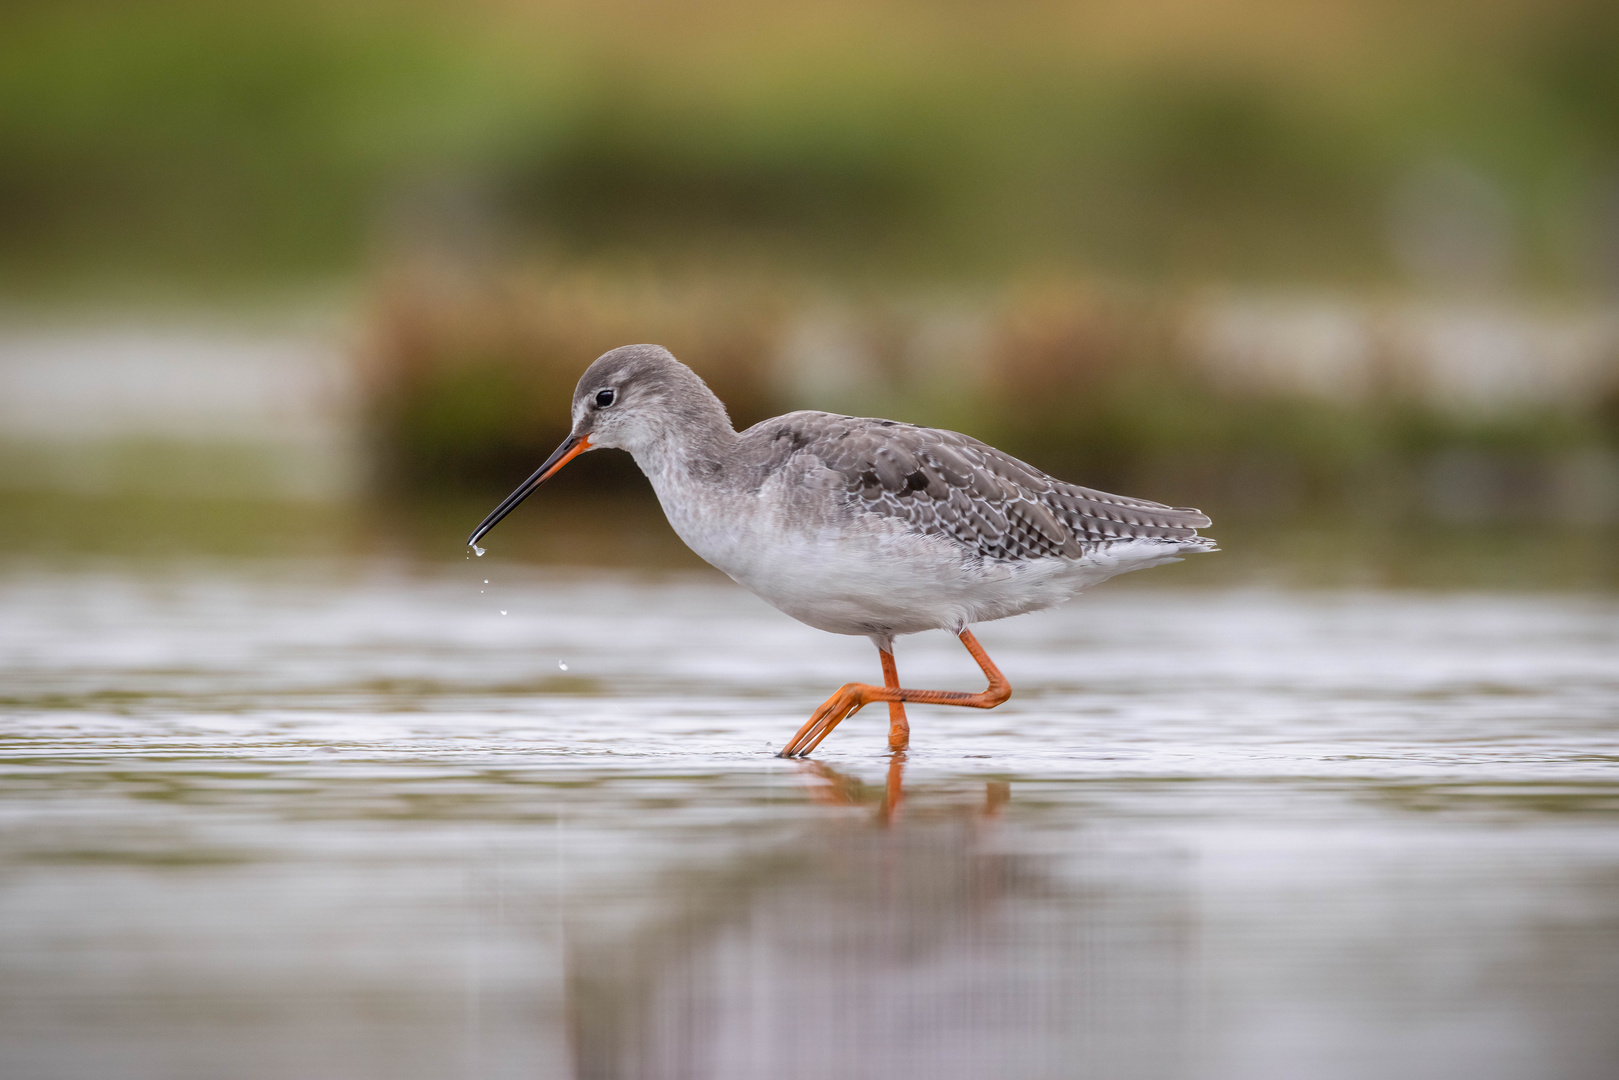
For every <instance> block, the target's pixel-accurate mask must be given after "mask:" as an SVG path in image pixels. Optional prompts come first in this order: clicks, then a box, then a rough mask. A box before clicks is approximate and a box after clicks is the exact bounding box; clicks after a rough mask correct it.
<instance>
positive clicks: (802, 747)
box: [780, 630, 1012, 757]
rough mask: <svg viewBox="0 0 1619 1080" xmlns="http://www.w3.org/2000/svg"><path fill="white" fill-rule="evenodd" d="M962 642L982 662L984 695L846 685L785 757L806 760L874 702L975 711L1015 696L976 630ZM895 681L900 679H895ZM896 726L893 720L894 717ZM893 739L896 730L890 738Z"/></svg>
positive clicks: (964, 634) (963, 634) (817, 712)
mask: <svg viewBox="0 0 1619 1080" xmlns="http://www.w3.org/2000/svg"><path fill="white" fill-rule="evenodd" d="M960 636H961V643H962V644H963V645H965V646H967V651H968V652H969V653H971V654H972V658H973V659H974V660H976V661H978V666H979V667H980V668H981V669H983V672H984V676H985V677H986V678H987V679H989V686H988V688H986V689H985V690H984V691H983V692H982V693H977V694H969V693H966V692H964V691H960V690H906V689H903V688H901V687H899V686H871V685H869V684H867V683H846V684H845V685H843V686H840V687H839V688H838V691H837V693H835V694H833V695H832V696H831V697H829V698H827V699H826V700H825V701H823V702H822V703H821V707H820V708H818V709H816V710H815V712H814V714H813V715H812V716H811V717H810V718H809V720H808V721H806V722H805V724H804V726H803V727H801V728H799V729H798V734H796V735H794V736H793V737H792V739H791V740H790V741H789V742H788V743H787V745H786V746H784V747H782V751H781V754H780V756H781V757H803V756H804V755H806V754H808V753H809V752H810V751H811V750H814V749H815V748H816V747H817V746H819V745H820V744H821V740H822V739H824V738H826V737H827V736H828V735H830V734H831V733H832V729H833V728H835V727H837V726H838V724H840V723H842V722H843V720H844V718H845V717H848V716H853V715H854V714H855V713H857V712H859V711H860V710H861V708H862V707H864V706H866V705H870V704H871V703H872V702H874V701H888V702H895V703H899V702H906V701H914V702H916V703H918V704H920V705H964V706H967V707H968V708H973V709H993V708H994V707H995V706H997V705H999V704H1000V703H1001V702H1003V701H1005V700H1006V699H1007V698H1009V697H1011V696H1012V686H1011V684H1010V683H1008V682H1007V681H1006V676H1004V675H1002V674H1001V672H1000V669H999V668H997V667H996V666H995V663H994V661H992V660H991V659H990V658H989V654H988V653H986V652H984V647H983V646H982V645H980V644H978V639H977V638H975V637H973V635H972V631H970V630H963V631H962V632H961V635H960ZM892 663H893V657H892V656H889V657H888V658H887V659H885V660H884V662H883V669H884V670H883V675H884V677H885V678H887V676H888V669H889V666H890V665H891V664H892ZM894 681H895V682H897V681H898V676H897V675H896V676H895V679H894ZM890 724H892V717H890ZM892 737H893V732H892V730H891V731H890V738H892Z"/></svg>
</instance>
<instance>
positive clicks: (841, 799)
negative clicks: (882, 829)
mask: <svg viewBox="0 0 1619 1080" xmlns="http://www.w3.org/2000/svg"><path fill="white" fill-rule="evenodd" d="M803 772H804V775H805V776H806V777H809V778H810V780H811V783H810V784H809V794H810V798H812V799H814V800H815V801H816V802H818V803H823V804H825V805H827V806H862V805H864V804H865V803H866V802H867V801H868V799H867V797H866V785H865V783H864V782H862V781H861V779H860V778H859V777H857V776H854V775H852V774H849V773H843V772H839V771H838V770H837V769H834V768H832V766H830V765H827V764H824V763H822V762H819V761H806V762H804V763H803ZM1011 797H1012V785H1011V784H1009V783H1007V782H1006V781H1005V780H990V781H988V782H986V783H985V784H984V801H983V804H982V805H981V806H980V807H979V808H978V809H977V811H976V812H977V816H979V817H982V818H986V819H987V818H992V817H995V816H996V815H997V814H999V813H1000V811H1001V807H1003V806H1005V805H1006V803H1007V801H1008V800H1009V799H1011ZM904 802H905V754H904V752H903V751H901V752H898V753H894V754H890V755H889V758H888V775H887V778H886V779H885V780H884V783H883V795H882V801H881V802H880V803H878V805H877V820H878V821H879V822H880V823H881V824H883V825H890V824H892V823H893V821H894V818H895V815H897V814H898V813H899V809H900V806H901V805H902V804H903V803H904Z"/></svg>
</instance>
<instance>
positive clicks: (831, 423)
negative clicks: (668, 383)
mask: <svg viewBox="0 0 1619 1080" xmlns="http://www.w3.org/2000/svg"><path fill="white" fill-rule="evenodd" d="M743 437H744V439H745V440H746V441H747V442H748V443H749V444H750V445H751V446H753V447H754V448H755V454H754V455H753V456H754V457H755V460H756V461H757V463H758V467H759V468H760V470H761V481H762V478H763V475H766V474H768V473H770V472H774V471H775V469H777V468H780V467H781V466H782V465H784V464H785V463H786V462H787V461H788V460H790V459H791V458H793V457H795V456H797V455H799V454H809V455H813V456H814V457H815V458H818V459H819V460H820V462H821V464H822V465H824V466H825V467H826V468H827V469H829V470H831V471H832V472H834V473H836V474H837V475H838V476H839V477H840V478H841V480H842V486H843V488H844V490H845V491H846V492H847V493H848V495H849V497H850V502H851V503H852V504H853V505H855V506H857V507H859V508H860V509H863V510H865V511H868V512H870V513H874V514H881V515H884V516H887V517H892V518H898V519H900V520H902V521H904V522H906V523H908V524H909V525H910V526H911V527H913V528H915V529H916V530H917V531H918V532H922V533H927V534H941V535H944V536H948V537H950V538H952V539H954V540H955V541H957V542H958V543H960V544H962V545H964V546H966V547H967V548H969V549H971V550H973V551H975V552H977V553H978V554H980V555H982V556H983V557H985V558H990V559H1007V560H1014V561H1016V560H1027V559H1039V558H1050V557H1056V556H1063V557H1068V558H1077V557H1079V556H1081V555H1083V554H1085V553H1086V552H1087V551H1089V550H1091V549H1093V548H1094V547H1096V546H1098V545H1101V544H1107V543H1110V542H1112V541H1115V540H1128V539H1138V538H1158V539H1164V540H1188V541H1191V540H1195V539H1196V538H1197V530H1198V529H1199V528H1202V527H1203V526H1206V525H1208V524H1209V519H1208V518H1207V517H1205V516H1204V515H1203V514H1202V513H1200V512H1198V511H1197V510H1192V509H1188V508H1186V507H1171V506H1165V505H1164V504H1163V503H1156V502H1151V501H1149V500H1146V499H1132V498H1127V497H1125V496H1122V495H1109V494H1108V493H1106V492H1103V491H1095V490H1092V489H1091V488H1084V487H1079V486H1078V485H1075V484H1066V483H1064V482H1062V481H1061V480H1055V479H1053V478H1052V477H1049V476H1047V475H1046V474H1045V473H1042V472H1041V471H1040V470H1038V469H1036V468H1034V467H1032V466H1030V465H1027V464H1025V463H1023V462H1021V461H1019V460H1017V459H1016V458H1014V457H1012V456H1011V455H1009V454H1004V453H1002V452H1001V451H999V450H997V449H995V448H994V447H992V446H989V445H986V444H985V443H982V442H979V441H978V440H977V439H972V438H969V437H968V436H966V435H961V434H958V433H956V432H953V431H940V430H938V429H935V428H924V427H916V426H914V425H911V424H900V423H897V422H895V421H892V420H872V419H864V418H860V417H849V416H836V415H833V414H831V413H816V412H800V413H790V414H788V415H787V416H783V417H779V418H777V419H775V420H769V421H766V422H765V423H763V424H760V425H758V427H756V428H751V429H749V431H747V432H746V433H744V436H743Z"/></svg>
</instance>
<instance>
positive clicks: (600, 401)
mask: <svg viewBox="0 0 1619 1080" xmlns="http://www.w3.org/2000/svg"><path fill="white" fill-rule="evenodd" d="M616 397H617V395H616V394H614V393H613V392H612V391H611V390H598V391H596V408H598V409H605V408H607V406H609V405H611V404H612V403H613V400H614V398H616Z"/></svg>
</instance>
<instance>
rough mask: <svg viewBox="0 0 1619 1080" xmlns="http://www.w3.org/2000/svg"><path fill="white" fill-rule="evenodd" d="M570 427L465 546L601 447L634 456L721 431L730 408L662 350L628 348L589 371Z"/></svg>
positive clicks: (581, 380)
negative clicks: (697, 433) (667, 442)
mask: <svg viewBox="0 0 1619 1080" xmlns="http://www.w3.org/2000/svg"><path fill="white" fill-rule="evenodd" d="M572 416H573V427H572V430H570V431H569V433H568V437H567V438H566V439H564V440H563V441H562V445H561V446H559V447H557V448H556V451H555V452H554V453H553V454H552V455H551V456H550V457H549V458H547V459H546V460H545V463H544V464H543V465H541V466H540V467H539V468H538V469H537V470H535V472H534V475H532V476H530V477H529V478H528V479H527V480H525V481H523V483H522V485H521V486H520V487H518V489H517V490H516V491H514V492H512V493H511V494H510V495H508V496H507V497H506V499H505V501H504V502H502V503H501V504H500V505H499V506H497V507H495V509H494V512H493V513H491V514H490V515H489V516H488V517H486V518H484V520H483V522H482V524H480V525H479V526H478V528H477V529H476V530H475V531H474V532H473V534H472V536H471V538H469V539H468V540H467V544H468V545H469V546H471V547H476V546H477V543H478V541H479V540H481V539H482V538H483V536H484V534H485V533H487V532H488V531H489V530H490V529H492V528H494V527H495V525H496V524H497V523H498V522H499V521H500V519H501V518H503V517H505V516H506V515H507V514H509V513H511V512H512V510H514V509H515V508H516V507H517V504H518V503H520V502H522V501H523V500H524V499H526V498H528V497H529V495H531V494H533V493H534V491H535V490H536V489H537V488H538V487H539V486H540V485H541V484H543V483H545V482H546V481H547V480H549V479H550V478H551V477H552V476H554V475H555V474H556V473H557V471H558V470H559V469H561V468H562V466H564V465H566V464H567V463H568V462H570V461H572V460H573V459H574V458H576V457H578V456H579V455H580V454H582V453H584V452H585V451H586V450H595V449H598V448H600V447H616V448H618V449H621V450H628V451H629V452H630V453H632V454H634V453H637V452H638V451H640V450H642V449H643V448H645V447H648V446H650V445H652V444H654V443H657V442H659V441H661V440H664V439H667V438H670V437H671V436H675V437H678V435H679V433H680V432H682V431H688V432H689V431H694V430H703V429H704V428H706V427H711V426H713V425H714V424H716V423H718V424H723V425H724V426H725V429H726V430H730V419H729V417H727V416H726V413H725V406H724V405H722V404H720V401H719V399H718V398H716V397H715V396H714V394H713V392H712V391H711V390H709V388H708V386H707V385H706V384H705V383H704V382H703V380H702V379H700V378H699V377H698V376H697V373H696V372H694V371H692V369H691V368H689V367H687V366H686V365H685V364H682V363H681V362H680V361H679V360H676V359H675V358H674V356H673V355H672V354H671V353H670V352H669V350H668V349H665V348H663V347H662V346H661V345H625V346H622V347H620V348H617V349H614V350H613V351H612V352H608V353H604V354H602V355H601V356H600V357H598V358H597V359H596V362H595V363H593V364H591V365H590V367H588V368H586V369H585V373H584V374H583V375H581V376H580V377H579V383H578V385H577V386H575V387H574V390H573V413H572Z"/></svg>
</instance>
